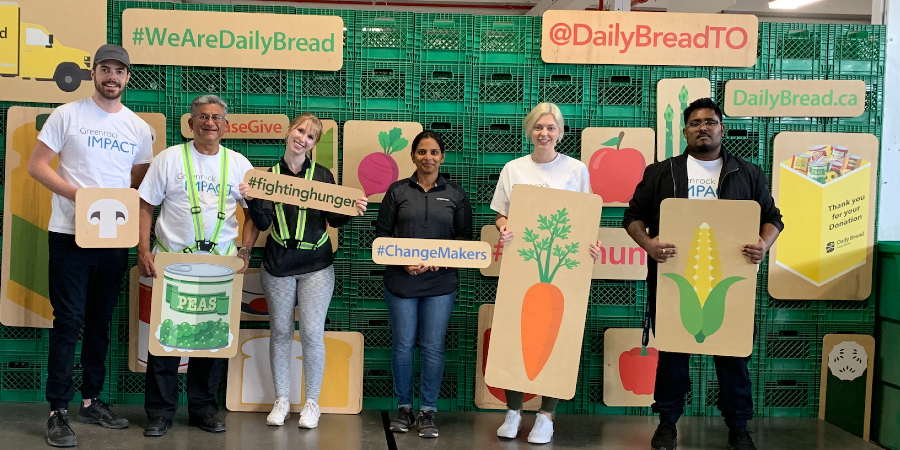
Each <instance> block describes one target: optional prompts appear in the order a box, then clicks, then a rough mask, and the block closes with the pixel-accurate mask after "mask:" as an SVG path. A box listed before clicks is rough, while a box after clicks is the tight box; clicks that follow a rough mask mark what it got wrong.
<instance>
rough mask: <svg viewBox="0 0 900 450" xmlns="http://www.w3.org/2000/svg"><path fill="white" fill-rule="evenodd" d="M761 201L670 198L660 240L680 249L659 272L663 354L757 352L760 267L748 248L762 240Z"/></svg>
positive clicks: (664, 206) (658, 328)
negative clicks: (746, 251) (755, 321)
mask: <svg viewBox="0 0 900 450" xmlns="http://www.w3.org/2000/svg"><path fill="white" fill-rule="evenodd" d="M759 214H760V208H759V203H756V202H755V201H751V200H688V199H680V198H670V199H666V200H663V202H662V205H661V209H660V228H659V242H665V243H670V244H675V246H676V248H677V253H676V256H675V257H672V258H670V259H669V260H668V261H666V263H665V264H660V265H659V268H658V272H657V278H656V283H657V289H656V346H657V348H658V349H659V350H660V351H667V352H677V353H690V354H704V355H721V356H741V357H743V356H747V355H749V354H750V353H751V352H752V351H753V318H754V312H755V310H756V276H757V269H758V268H757V265H756V264H753V263H752V262H750V259H749V258H747V257H745V256H744V255H743V253H742V248H743V246H744V245H747V244H755V243H757V242H758V241H759Z"/></svg>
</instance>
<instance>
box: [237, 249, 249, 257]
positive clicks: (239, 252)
mask: <svg viewBox="0 0 900 450" xmlns="http://www.w3.org/2000/svg"><path fill="white" fill-rule="evenodd" d="M237 252H238V256H240V254H241V252H247V257H248V258H249V257H250V250H248V249H247V247H242V248H240V249H238V251H237Z"/></svg>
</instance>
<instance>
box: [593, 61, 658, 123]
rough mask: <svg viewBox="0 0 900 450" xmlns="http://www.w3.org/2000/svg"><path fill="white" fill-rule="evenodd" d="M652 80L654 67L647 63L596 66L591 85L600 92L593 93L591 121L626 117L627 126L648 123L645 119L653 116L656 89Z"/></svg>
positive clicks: (599, 121) (598, 121)
mask: <svg viewBox="0 0 900 450" xmlns="http://www.w3.org/2000/svg"><path fill="white" fill-rule="evenodd" d="M651 82H652V78H651V68H650V67H647V66H603V65H597V66H593V67H592V69H591V89H592V91H595V92H596V93H595V94H592V96H591V99H592V100H593V102H592V108H591V111H590V119H591V125H592V126H605V125H601V121H609V120H623V121H626V122H628V124H627V125H624V124H623V126H632V127H641V126H645V125H642V124H641V122H647V121H648V120H649V118H650V117H651V115H650V107H651V106H652V105H651V103H650V102H651V96H652V95H653V93H654V92H656V85H655V84H653V85H651ZM654 124H655V121H654Z"/></svg>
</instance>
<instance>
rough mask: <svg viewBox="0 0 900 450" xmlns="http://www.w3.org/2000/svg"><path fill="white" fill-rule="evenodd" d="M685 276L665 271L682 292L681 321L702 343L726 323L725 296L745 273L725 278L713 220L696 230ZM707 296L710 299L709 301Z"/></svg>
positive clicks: (689, 251) (665, 274) (689, 250)
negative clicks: (711, 224)
mask: <svg viewBox="0 0 900 450" xmlns="http://www.w3.org/2000/svg"><path fill="white" fill-rule="evenodd" d="M684 275H685V276H684V277H682V276H681V275H678V274H677V273H664V274H663V276H666V277H668V278H670V279H672V280H673V281H675V283H676V284H678V290H679V292H680V303H681V323H682V325H684V329H685V330H687V331H688V333H691V334H692V335H693V336H694V338H695V339H696V340H697V342H700V343H702V342H703V341H704V340H705V339H706V338H707V337H708V336H710V335H711V334H713V333H715V332H716V331H718V330H719V328H720V327H721V326H722V322H723V321H724V319H725V296H726V294H727V291H728V288H729V287H731V285H732V284H734V283H736V282H738V281H741V280H743V279H744V278H743V277H729V278H726V279H724V280H723V279H722V262H721V261H720V259H719V248H718V245H717V244H716V236H715V233H713V229H712V228H710V226H709V224H707V223H706V222H703V223H702V224H700V226H699V227H697V229H696V230H694V238H693V240H692V241H691V248H690V249H688V261H687V266H686V267H685V270H684ZM707 300H709V301H708V302H707Z"/></svg>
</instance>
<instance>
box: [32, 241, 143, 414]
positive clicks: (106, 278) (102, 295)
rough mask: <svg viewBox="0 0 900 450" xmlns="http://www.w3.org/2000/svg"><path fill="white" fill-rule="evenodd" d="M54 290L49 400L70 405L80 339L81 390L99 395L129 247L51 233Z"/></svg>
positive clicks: (54, 404)
mask: <svg viewBox="0 0 900 450" xmlns="http://www.w3.org/2000/svg"><path fill="white" fill-rule="evenodd" d="M47 240H48V244H49V257H50V261H49V280H48V281H49V286H48V287H49V294H50V305H51V306H53V328H52V329H51V330H50V352H49V354H48V358H47V401H48V402H50V408H51V409H58V408H62V409H68V406H69V402H70V401H71V400H72V397H74V395H75V389H74V385H73V384H72V370H73V368H74V367H75V344H76V343H77V341H78V333H79V332H80V331H81V327H82V325H84V339H83V340H82V343H81V366H82V367H83V369H84V371H83V383H82V385H81V395H82V397H84V398H94V397H97V396H99V395H100V390H101V388H102V387H103V382H104V380H105V379H106V354H107V352H108V351H109V322H110V320H111V319H112V314H113V309H114V308H115V306H116V301H117V300H118V298H119V290H120V289H121V287H122V277H123V276H124V275H125V269H126V266H127V265H128V250H127V249H120V248H115V249H85V248H81V247H79V246H78V245H77V244H76V243H75V236H74V235H71V234H62V233H54V232H52V231H51V232H50V234H49V237H48V239H47Z"/></svg>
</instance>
